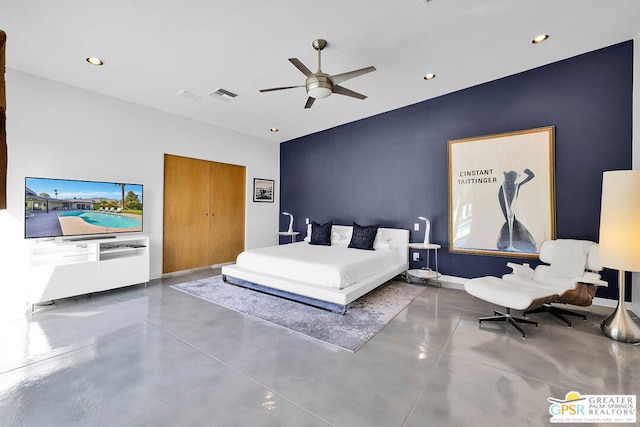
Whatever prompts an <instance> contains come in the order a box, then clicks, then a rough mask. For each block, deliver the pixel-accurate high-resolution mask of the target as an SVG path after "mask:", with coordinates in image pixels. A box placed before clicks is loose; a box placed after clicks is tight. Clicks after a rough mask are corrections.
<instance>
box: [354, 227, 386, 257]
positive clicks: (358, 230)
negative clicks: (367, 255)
mask: <svg viewBox="0 0 640 427" xmlns="http://www.w3.org/2000/svg"><path fill="white" fill-rule="evenodd" d="M378 227H380V225H368V226H366V227H363V226H361V225H358V224H356V223H355V222H354V223H353V235H352V236H351V242H349V247H350V248H354V249H365V250H368V251H372V250H373V241H374V240H375V239H376V233H377V232H378Z"/></svg>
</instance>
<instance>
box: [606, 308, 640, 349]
mask: <svg viewBox="0 0 640 427" xmlns="http://www.w3.org/2000/svg"><path fill="white" fill-rule="evenodd" d="M600 329H601V330H602V333H603V334H605V335H606V336H608V337H609V338H611V339H614V340H616V341H622V342H626V343H633V344H635V343H640V327H638V325H637V324H636V322H634V320H633V319H632V318H631V316H630V315H629V313H628V312H627V310H626V309H625V307H624V304H622V305H621V304H620V303H618V306H617V307H616V309H615V310H614V311H613V313H611V316H609V317H607V318H606V319H604V320H603V321H602V323H601V324H600Z"/></svg>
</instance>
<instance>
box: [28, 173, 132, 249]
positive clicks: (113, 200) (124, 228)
mask: <svg viewBox="0 0 640 427" xmlns="http://www.w3.org/2000/svg"><path fill="white" fill-rule="evenodd" d="M143 200H144V199H143V195H142V184H127V183H120V182H100V181H80V180H72V179H52V178H32V177H27V178H26V179H25V191H24V207H25V211H24V218H25V220H24V235H25V238H27V239H30V238H41V237H67V236H76V237H75V238H74V237H69V238H68V239H69V240H80V239H82V238H92V237H93V238H108V237H112V236H114V235H115V234H116V233H134V232H141V231H142V222H143V221H142V211H143V208H142V204H143Z"/></svg>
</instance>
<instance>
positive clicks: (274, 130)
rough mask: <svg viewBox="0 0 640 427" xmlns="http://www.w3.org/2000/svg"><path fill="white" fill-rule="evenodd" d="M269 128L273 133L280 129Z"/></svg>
mask: <svg viewBox="0 0 640 427" xmlns="http://www.w3.org/2000/svg"><path fill="white" fill-rule="evenodd" d="M269 130H270V131H271V132H273V133H276V132H278V131H279V130H280V129H278V128H271V129H269Z"/></svg>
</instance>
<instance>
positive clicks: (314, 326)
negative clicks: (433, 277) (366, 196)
mask: <svg viewBox="0 0 640 427" xmlns="http://www.w3.org/2000/svg"><path fill="white" fill-rule="evenodd" d="M171 287H172V288H174V289H177V290H179V291H182V292H185V293H187V294H189V295H193V296H195V297H197V298H201V299H203V300H205V301H209V302H212V303H214V304H218V305H221V306H223V307H226V308H229V309H231V310H234V311H237V312H240V313H244V314H248V315H250V316H253V317H257V318H259V319H262V320H266V321H268V322H271V323H275V324H276V325H280V326H282V327H285V328H287V329H290V330H292V331H295V332H299V333H301V334H304V335H307V336H309V337H312V338H315V339H318V340H320V341H324V342H327V343H329V344H332V345H335V346H337V347H340V348H343V349H345V350H350V351H352V352H355V351H356V350H358V349H359V348H360V347H362V346H363V345H364V344H365V343H366V342H367V341H369V340H370V339H371V338H372V337H373V336H374V335H375V334H377V333H378V332H379V331H380V330H381V329H382V328H383V327H384V326H385V325H386V324H387V323H389V322H390V321H391V320H392V319H393V318H394V317H396V316H397V315H398V313H400V312H401V311H402V310H403V309H404V308H405V307H406V306H407V305H409V303H411V301H413V300H414V299H415V298H416V297H417V296H418V295H419V294H420V293H421V292H422V291H423V290H424V287H423V286H419V285H415V284H409V283H405V282H400V281H393V280H392V281H389V282H387V283H386V284H384V285H382V286H380V287H378V288H377V289H375V290H373V291H371V292H370V293H368V294H367V295H365V296H363V297H362V298H360V299H358V300H356V301H354V302H352V303H351V304H349V306H348V308H347V314H345V315H342V314H341V313H334V312H331V311H327V310H323V309H321V308H316V307H311V306H308V305H305V304H301V303H298V302H295V301H290V300H287V299H284V298H280V297H277V296H273V295H267V294H265V293H262V292H257V291H254V290H251V289H246V288H243V287H239V286H234V285H231V284H228V283H225V282H223V281H222V276H213V277H208V278H205V279H199V280H195V281H192V282H186V283H180V284H177V285H172V286H171Z"/></svg>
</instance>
